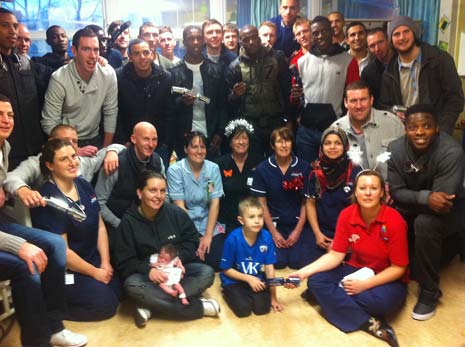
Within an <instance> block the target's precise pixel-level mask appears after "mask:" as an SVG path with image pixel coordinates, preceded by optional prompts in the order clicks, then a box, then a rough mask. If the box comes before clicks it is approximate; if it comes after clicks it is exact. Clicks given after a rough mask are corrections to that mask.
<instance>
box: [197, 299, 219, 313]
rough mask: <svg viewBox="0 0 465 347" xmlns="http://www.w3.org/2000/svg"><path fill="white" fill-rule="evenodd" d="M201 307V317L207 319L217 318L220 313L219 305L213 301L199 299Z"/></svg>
mask: <svg viewBox="0 0 465 347" xmlns="http://www.w3.org/2000/svg"><path fill="white" fill-rule="evenodd" d="M200 300H201V301H202V305H203V315H204V316H209V317H218V315H219V314H220V312H221V308H220V304H219V303H218V301H216V300H215V299H213V298H212V299H205V298H200Z"/></svg>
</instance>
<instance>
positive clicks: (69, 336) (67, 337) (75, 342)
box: [50, 329, 87, 347]
mask: <svg viewBox="0 0 465 347" xmlns="http://www.w3.org/2000/svg"><path fill="white" fill-rule="evenodd" d="M50 344H51V345H52V347H81V346H85V345H87V336H85V335H81V334H76V333H73V332H71V331H69V330H67V329H63V330H62V331H59V332H57V333H55V334H53V335H52V337H51V338H50Z"/></svg>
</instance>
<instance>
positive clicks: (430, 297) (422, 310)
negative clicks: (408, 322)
mask: <svg viewBox="0 0 465 347" xmlns="http://www.w3.org/2000/svg"><path fill="white" fill-rule="evenodd" d="M441 296H442V292H441V291H440V290H438V291H437V292H436V293H435V292H432V291H429V290H426V289H423V288H421V289H420V295H419V296H418V301H417V303H416V305H415V307H414V308H413V311H412V318H413V319H416V320H421V321H423V320H428V319H430V318H431V317H433V316H434V314H435V313H436V306H437V304H438V300H439V298H440V297H441Z"/></svg>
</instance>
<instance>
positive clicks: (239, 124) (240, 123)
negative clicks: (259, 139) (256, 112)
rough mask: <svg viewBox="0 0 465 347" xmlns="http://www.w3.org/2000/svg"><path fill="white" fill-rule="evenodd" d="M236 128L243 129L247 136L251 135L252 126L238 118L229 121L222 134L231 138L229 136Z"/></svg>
mask: <svg viewBox="0 0 465 347" xmlns="http://www.w3.org/2000/svg"><path fill="white" fill-rule="evenodd" d="M237 127H242V128H244V129H245V131H247V133H248V134H249V135H250V134H253V132H254V129H253V126H252V124H250V123H249V122H247V121H246V120H245V119H243V118H239V119H234V120H232V121H230V122H229V123H228V125H227V126H226V128H224V134H225V135H226V137H229V136H231V134H232V133H233V132H234V130H236V128H237Z"/></svg>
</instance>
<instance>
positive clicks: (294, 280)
mask: <svg viewBox="0 0 465 347" xmlns="http://www.w3.org/2000/svg"><path fill="white" fill-rule="evenodd" d="M265 284H266V285H267V286H269V287H276V286H283V285H285V284H293V285H294V286H296V287H298V286H300V278H298V277H289V278H284V277H275V278H267V279H266V280H265Z"/></svg>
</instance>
